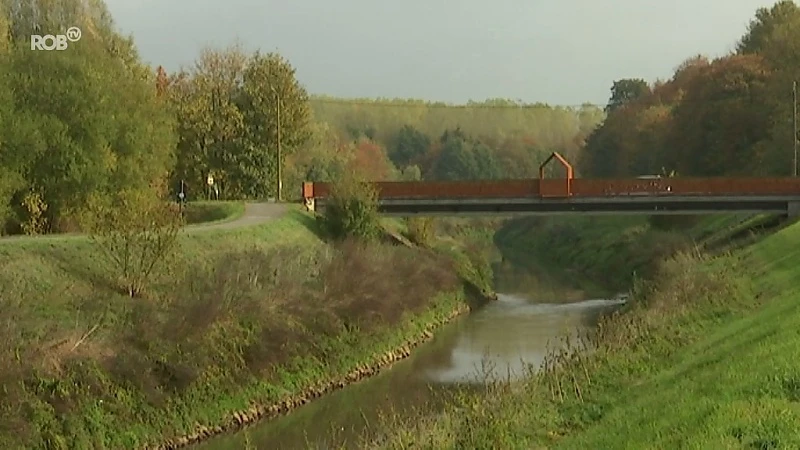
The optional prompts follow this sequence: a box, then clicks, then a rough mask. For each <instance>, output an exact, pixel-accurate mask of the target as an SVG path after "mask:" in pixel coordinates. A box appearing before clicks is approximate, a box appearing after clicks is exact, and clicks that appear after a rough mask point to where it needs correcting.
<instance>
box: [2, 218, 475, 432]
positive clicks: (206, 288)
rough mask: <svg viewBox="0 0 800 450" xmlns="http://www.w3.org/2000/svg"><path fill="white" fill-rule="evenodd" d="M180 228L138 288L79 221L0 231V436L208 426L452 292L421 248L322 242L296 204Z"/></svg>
mask: <svg viewBox="0 0 800 450" xmlns="http://www.w3.org/2000/svg"><path fill="white" fill-rule="evenodd" d="M179 240H180V253H179V254H178V255H176V257H175V259H174V260H172V264H171V265H170V266H169V267H170V269H169V270H166V271H164V272H163V273H159V277H158V278H157V279H155V280H153V283H152V284H151V286H150V287H149V289H148V291H147V295H146V296H145V297H143V298H138V299H130V298H129V297H127V296H126V295H124V293H123V292H122V290H121V289H120V286H119V285H118V284H117V283H116V280H115V277H114V275H113V274H114V271H113V270H112V267H111V266H110V265H109V264H108V263H107V262H106V260H105V259H104V258H103V257H102V254H101V253H100V252H99V251H98V249H97V247H96V246H95V245H94V244H93V242H92V241H91V240H90V239H89V238H87V237H85V236H79V235H78V236H53V237H48V238H44V239H35V238H27V239H9V240H3V241H0V302H2V305H0V306H2V308H3V317H2V320H3V322H4V323H3V324H2V325H4V327H3V328H2V330H3V331H2V333H3V334H0V342H2V345H0V359H3V360H4V361H5V362H4V365H3V366H2V368H0V390H2V391H4V392H5V393H6V394H7V397H6V400H7V401H5V400H4V402H3V403H2V404H0V444H5V445H2V446H3V448H15V447H16V445H20V444H25V445H26V446H27V447H29V448H30V447H33V448H37V447H38V448H41V447H47V448H86V447H87V446H88V447H90V446H91V445H92V444H96V445H100V446H101V447H105V448H132V447H141V446H142V445H145V444H147V443H154V442H159V441H161V440H162V439H163V438H165V437H171V436H180V435H184V434H188V433H191V432H193V431H194V430H195V429H196V426H197V425H198V424H203V425H207V426H214V425H217V424H220V423H223V422H225V421H226V420H227V419H228V418H230V414H231V413H232V412H234V411H238V410H245V409H247V408H249V407H250V406H251V405H252V404H253V403H254V402H255V403H261V404H269V403H272V402H275V401H277V400H279V399H282V398H286V397H287V396H292V395H295V394H298V393H300V392H302V391H304V390H306V389H309V388H311V387H313V386H315V385H318V384H319V383H321V382H323V381H325V380H330V379H333V378H337V377H340V376H342V374H344V373H346V372H349V371H352V370H353V369H354V368H356V367H359V366H363V365H365V364H367V363H369V362H370V361H373V360H374V358H375V356H376V355H382V354H385V353H386V352H387V351H388V350H390V349H393V348H395V347H397V346H398V345H400V344H402V343H403V342H406V341H407V340H408V339H411V338H412V337H415V336H418V335H419V333H420V331H421V330H422V329H425V328H427V327H428V326H429V325H430V324H432V323H435V322H437V321H439V320H441V319H442V318H443V317H444V316H446V315H447V314H448V313H449V312H451V311H452V310H453V309H454V308H456V307H457V306H458V305H463V299H462V297H461V293H460V292H461V288H460V284H459V283H458V280H457V278H456V276H455V274H453V273H449V272H448V271H447V270H448V269H447V268H446V265H443V264H442V263H441V261H439V260H437V259H436V258H437V257H436V256H435V255H427V254H426V253H421V252H420V251H419V250H417V249H413V248H405V247H394V246H388V245H379V244H375V245H372V246H369V247H360V246H349V247H348V246H344V247H341V248H332V247H331V246H329V245H328V244H326V243H324V242H323V241H322V240H320V238H319V230H318V229H317V223H316V221H315V220H314V219H313V217H311V216H310V215H308V214H306V213H303V212H300V211H299V210H296V209H291V210H290V211H289V213H288V214H287V215H286V216H285V217H283V218H280V219H277V220H274V221H272V222H268V223H265V224H262V225H257V226H251V227H242V228H233V229H210V230H202V231H195V232H193V233H191V234H190V233H182V234H180V235H179ZM353 273H358V274H359V276H358V278H357V279H353V278H352V274H353ZM354 280H357V281H358V282H357V283H356V282H354Z"/></svg>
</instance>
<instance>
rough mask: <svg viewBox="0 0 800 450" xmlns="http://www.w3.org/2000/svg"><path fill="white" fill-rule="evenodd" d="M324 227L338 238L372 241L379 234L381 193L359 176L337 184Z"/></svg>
mask: <svg viewBox="0 0 800 450" xmlns="http://www.w3.org/2000/svg"><path fill="white" fill-rule="evenodd" d="M322 228H323V229H324V230H325V231H327V232H328V233H329V234H330V236H331V237H333V238H334V239H336V240H344V239H347V238H355V239H360V240H370V239H373V238H375V237H377V236H378V235H379V231H380V221H379V218H378V193H377V192H376V191H375V189H374V188H373V187H372V186H370V185H369V184H368V183H365V182H363V181H362V180H360V179H359V178H357V177H355V176H351V177H345V178H343V179H342V180H340V181H338V182H336V183H334V185H333V191H332V192H331V196H330V197H329V198H328V201H327V203H326V205H325V212H324V214H323V216H322Z"/></svg>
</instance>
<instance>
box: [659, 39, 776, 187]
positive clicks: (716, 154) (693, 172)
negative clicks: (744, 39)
mask: <svg viewBox="0 0 800 450" xmlns="http://www.w3.org/2000/svg"><path fill="white" fill-rule="evenodd" d="M769 77H770V71H769V69H768V68H767V67H766V65H765V63H764V60H763V58H761V57H760V56H758V55H734V56H728V57H725V58H720V59H717V60H715V61H714V62H713V63H712V64H711V65H710V66H708V67H707V68H705V69H704V70H703V71H702V72H701V73H700V74H699V75H698V76H697V77H695V78H694V79H693V80H692V82H691V83H690V84H689V85H688V89H687V92H686V96H685V98H684V100H683V101H682V102H681V103H680V104H679V105H678V106H677V107H676V108H675V110H674V111H673V120H674V128H673V130H672V133H671V134H670V137H669V138H668V143H669V147H670V148H672V149H673V151H672V152H671V153H670V154H669V155H668V157H669V159H668V161H667V163H668V164H667V167H670V168H673V169H675V170H677V171H678V172H680V173H681V174H683V175H687V176H715V175H758V174H763V173H764V172H765V171H768V170H767V166H766V165H765V163H766V162H767V160H768V155H767V154H766V153H765V152H764V151H757V150H758V149H759V148H760V147H758V146H757V144H758V143H760V142H762V141H764V140H766V139H768V138H769V136H770V128H771V126H770V125H771V114H770V111H769V108H768V106H767V105H766V104H765V102H764V93H765V92H766V87H767V83H768V80H769Z"/></svg>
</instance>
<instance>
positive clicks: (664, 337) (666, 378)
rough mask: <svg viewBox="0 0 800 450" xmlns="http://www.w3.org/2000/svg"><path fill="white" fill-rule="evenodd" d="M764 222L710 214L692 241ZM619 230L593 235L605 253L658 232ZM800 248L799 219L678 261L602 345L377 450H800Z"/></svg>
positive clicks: (597, 341) (401, 433) (640, 291)
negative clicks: (736, 245) (630, 238)
mask: <svg viewBox="0 0 800 450" xmlns="http://www.w3.org/2000/svg"><path fill="white" fill-rule="evenodd" d="M764 221H765V219H764V218H763V217H757V218H741V217H722V218H715V219H709V220H705V221H701V222H700V223H697V224H695V225H694V226H693V227H691V228H690V229H689V230H686V233H684V235H689V236H691V237H693V238H696V239H697V241H702V240H704V239H705V240H707V239H712V240H716V241H718V242H721V241H722V240H724V237H725V236H727V237H731V236H739V235H741V230H742V229H743V227H744V228H747V227H746V226H745V224H750V225H753V224H759V223H764ZM599 223H602V221H595V222H594V224H595V225H598V224H599ZM611 223H613V225H612V224H611ZM620 225H622V226H621V227H620ZM750 225H747V226H750ZM517 226H519V224H517ZM609 226H614V227H617V228H616V231H615V232H614V233H616V235H617V237H613V236H614V233H608V234H604V233H603V232H602V231H601V230H599V229H598V228H599V227H595V228H592V231H591V232H590V233H591V234H592V235H593V236H594V237H595V241H594V243H593V244H591V248H594V249H597V253H596V254H599V255H603V254H605V255H607V258H608V259H611V258H613V257H612V256H611V255H609V254H608V253H603V251H601V250H602V249H607V248H608V247H613V245H612V244H613V243H614V242H617V241H619V240H621V239H622V238H621V237H620V235H621V234H624V233H625V232H626V230H628V229H630V228H635V227H643V226H644V227H645V228H647V227H646V225H644V224H642V223H641V222H640V223H638V224H637V223H636V221H630V222H627V223H626V222H625V221H624V220H617V221H614V220H612V221H609ZM529 230H533V228H529ZM517 231H518V232H519V229H517ZM540 231H541V230H540ZM606 231H608V229H606ZM505 232H508V230H506V231H505ZM648 232H651V231H642V232H640V233H643V234H645V233H648ZM521 234H523V235H524V233H521ZM523 237H524V236H523ZM543 238H545V235H540V236H539V237H538V238H536V237H531V236H530V235H528V239H529V240H528V241H527V242H528V243H530V242H531V241H533V240H535V239H543ZM597 241H599V242H597ZM581 242H590V241H589V240H583V241H581ZM798 242H800V225H793V226H790V227H788V228H784V229H782V230H780V231H778V232H776V233H775V234H772V235H769V236H766V237H764V236H761V237H760V238H758V239H756V240H755V241H752V240H751V244H750V245H749V246H747V247H744V248H740V249H737V250H734V251H732V252H731V253H724V254H717V255H716V256H700V255H699V254H693V253H680V254H678V255H676V256H674V257H671V258H669V259H668V261H667V262H665V263H664V264H661V265H660V267H659V269H658V270H657V271H656V272H655V273H654V275H653V278H652V279H651V280H650V281H648V282H643V281H641V280H640V281H639V282H638V283H637V287H636V289H634V291H633V297H632V298H633V305H632V306H631V307H629V308H628V310H627V311H626V312H625V313H624V314H622V315H618V316H613V317H610V318H608V319H606V320H605V321H604V323H603V326H602V327H601V329H600V330H599V331H598V333H597V334H596V335H594V336H592V337H591V339H590V340H589V341H587V342H588V343H589V345H590V346H591V347H592V348H593V349H594V351H593V352H592V353H589V354H587V353H585V352H580V351H578V350H579V349H578V348H576V347H572V348H571V349H568V350H567V351H565V352H559V353H554V354H552V355H551V357H550V359H549V361H550V363H548V366H547V368H546V370H545V371H544V372H540V373H538V374H534V375H531V376H530V377H529V378H528V379H527V380H525V381H523V382H521V383H519V384H513V385H511V384H504V383H500V384H498V385H493V386H489V387H488V393H487V394H486V395H481V396H466V395H465V396H464V397H462V398H460V400H459V401H458V403H456V404H455V405H453V407H452V408H451V409H448V410H446V411H445V412H444V413H443V414H441V415H440V416H437V417H423V418H414V419H413V420H411V421H405V422H394V423H389V424H387V429H389V430H391V431H390V432H389V433H388V437H387V436H386V435H384V436H381V435H378V436H377V437H379V438H380V439H379V440H378V442H379V445H375V446H376V447H381V448H411V447H414V448H420V447H421V448H498V447H500V448H509V449H526V448H565V449H584V448H587V449H616V448H619V449H627V448H637V449H638V448H642V449H665V448H697V449H708V448H764V449H767V448H798V447H800V433H798V430H800V364H798V361H800V358H799V357H800V333H798V331H797V330H799V329H800V283H798V282H797V280H798V279H800V247H798V246H797V243H798ZM583 245H587V244H583ZM517 248H518V249H519V246H518V247H517ZM524 249H525V247H522V249H521V250H524ZM521 250H520V251H521ZM605 251H606V252H608V250H605ZM562 261H564V260H563V259H562ZM606 261H608V260H606ZM395 420H399V419H395ZM372 437H373V438H374V437H376V436H372Z"/></svg>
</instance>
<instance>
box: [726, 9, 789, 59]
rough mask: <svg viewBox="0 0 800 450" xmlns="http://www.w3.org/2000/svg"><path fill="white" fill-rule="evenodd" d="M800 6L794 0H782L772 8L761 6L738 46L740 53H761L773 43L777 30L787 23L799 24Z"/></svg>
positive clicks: (737, 49)
mask: <svg viewBox="0 0 800 450" xmlns="http://www.w3.org/2000/svg"><path fill="white" fill-rule="evenodd" d="M798 21H800V7H798V6H797V4H796V3H795V2H794V1H792V0H780V1H778V2H777V3H775V4H774V5H773V6H772V7H771V8H759V9H758V10H757V11H756V17H755V18H754V19H753V20H751V21H750V24H749V26H748V28H747V33H746V34H745V35H744V36H743V37H742V39H741V40H740V41H739V43H738V45H737V46H736V51H737V52H738V53H740V54H748V53H761V52H763V51H764V50H766V49H768V48H769V46H770V45H771V41H772V38H773V36H774V33H775V31H776V30H777V29H778V28H781V27H783V26H786V25H795V26H796V25H797V24H798Z"/></svg>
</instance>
